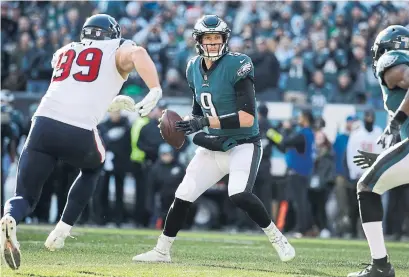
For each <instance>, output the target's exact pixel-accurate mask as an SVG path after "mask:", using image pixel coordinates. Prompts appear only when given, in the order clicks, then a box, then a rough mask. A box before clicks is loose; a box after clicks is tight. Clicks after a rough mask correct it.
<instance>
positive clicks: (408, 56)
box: [376, 50, 409, 114]
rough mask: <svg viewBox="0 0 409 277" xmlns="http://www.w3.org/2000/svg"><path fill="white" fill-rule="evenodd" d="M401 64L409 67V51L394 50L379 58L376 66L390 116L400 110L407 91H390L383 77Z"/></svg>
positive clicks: (399, 89)
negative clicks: (387, 71) (389, 70)
mask: <svg viewBox="0 0 409 277" xmlns="http://www.w3.org/2000/svg"><path fill="white" fill-rule="evenodd" d="M400 64H407V65H409V51H406V50H392V51H389V52H386V53H385V54H383V55H382V56H381V57H380V58H379V60H378V63H377V64H376V75H377V76H378V80H379V84H380V85H381V89H382V94H383V101H384V104H385V110H386V111H387V112H388V113H389V114H393V113H395V111H396V110H397V109H398V108H399V106H400V104H401V103H402V101H403V98H404V97H405V95H406V91H407V90H406V89H402V88H399V87H397V88H394V89H389V88H388V87H387V86H386V84H385V81H384V79H383V76H384V74H385V71H386V70H387V69H389V68H391V67H394V66H397V65H400Z"/></svg>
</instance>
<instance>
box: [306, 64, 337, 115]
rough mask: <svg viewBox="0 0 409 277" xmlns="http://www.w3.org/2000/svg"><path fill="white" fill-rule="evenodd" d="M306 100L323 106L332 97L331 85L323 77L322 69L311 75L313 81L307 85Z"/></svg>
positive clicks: (317, 105)
mask: <svg viewBox="0 0 409 277" xmlns="http://www.w3.org/2000/svg"><path fill="white" fill-rule="evenodd" d="M307 93H308V102H309V103H311V104H312V105H313V106H315V107H323V106H324V105H325V104H327V103H328V102H329V100H331V99H332V94H333V87H332V86H331V84H330V83H328V82H326V80H325V79H324V74H323V73H322V71H319V70H318V71H316V72H314V75H313V83H312V84H310V85H309V86H308V90H307Z"/></svg>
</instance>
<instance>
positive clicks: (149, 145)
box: [135, 100, 167, 226]
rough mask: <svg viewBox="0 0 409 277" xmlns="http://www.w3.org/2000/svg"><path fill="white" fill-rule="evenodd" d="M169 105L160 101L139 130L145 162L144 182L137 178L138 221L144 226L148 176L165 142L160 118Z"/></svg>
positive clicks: (140, 145)
mask: <svg viewBox="0 0 409 277" xmlns="http://www.w3.org/2000/svg"><path fill="white" fill-rule="evenodd" d="M166 107H167V104H166V102H164V101H163V100H162V101H159V103H158V106H157V107H156V108H154V109H153V110H152V111H151V112H150V113H149V115H148V117H149V122H148V123H147V124H145V125H144V126H143V127H142V128H141V129H140V132H139V137H138V140H137V147H138V148H139V149H140V150H141V151H143V152H144V162H143V171H144V172H142V182H140V180H136V188H137V193H136V195H137V196H136V197H137V199H136V211H135V212H136V217H137V222H138V223H139V224H142V225H143V226H147V225H148V221H149V217H150V215H149V214H148V213H147V212H148V211H147V210H146V197H147V183H146V180H147V177H148V176H149V174H150V170H151V168H152V165H153V164H154V163H155V162H156V160H157V158H158V149H159V146H160V145H161V144H162V143H163V142H164V141H163V138H162V136H161V134H160V130H159V128H158V124H159V121H158V120H159V118H160V117H161V116H162V111H163V110H165V109H166Z"/></svg>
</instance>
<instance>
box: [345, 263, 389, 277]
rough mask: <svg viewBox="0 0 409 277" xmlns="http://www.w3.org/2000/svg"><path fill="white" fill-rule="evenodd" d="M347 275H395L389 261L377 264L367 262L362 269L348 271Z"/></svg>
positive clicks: (373, 276)
mask: <svg viewBox="0 0 409 277" xmlns="http://www.w3.org/2000/svg"><path fill="white" fill-rule="evenodd" d="M348 277H395V269H394V268H393V266H392V265H391V264H390V263H387V264H385V265H378V264H375V263H372V264H367V267H366V268H364V269H363V270H362V271H359V272H353V273H349V274H348Z"/></svg>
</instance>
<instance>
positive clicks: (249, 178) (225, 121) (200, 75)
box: [133, 15, 295, 262]
mask: <svg viewBox="0 0 409 277" xmlns="http://www.w3.org/2000/svg"><path fill="white" fill-rule="evenodd" d="M229 35H230V29H229V28H228V26H227V24H226V23H225V22H224V21H223V20H222V19H220V18H219V17H218V16H216V15H206V16H204V17H202V18H201V19H199V20H198V22H197V23H196V25H195V28H194V31H193V37H194V39H195V41H196V50H197V53H198V56H196V57H194V58H193V59H192V60H190V61H189V63H188V66H187V70H186V75H187V80H188V82H189V86H190V88H191V89H192V92H193V111H192V117H191V118H190V119H188V120H185V121H179V122H176V128H177V129H178V130H179V131H182V132H185V133H186V134H187V135H188V134H192V133H196V132H198V131H200V132H199V133H197V134H195V136H194V138H193V142H194V143H195V144H197V145H198V146H199V148H198V149H197V150H196V154H195V156H194V157H193V159H192V161H191V162H190V163H189V166H188V167H187V169H186V175H185V177H184V179H183V181H182V183H181V184H180V185H179V187H178V189H177V190H176V193H175V200H174V202H173V204H172V206H171V207H170V209H169V212H168V215H167V218H166V222H165V227H164V230H163V233H162V234H161V235H160V236H159V239H158V243H157V245H156V247H155V248H154V249H153V250H151V251H149V252H146V253H143V254H140V255H137V256H135V257H134V258H133V260H134V261H148V262H170V261H171V258H170V248H171V246H172V243H173V241H174V240H175V238H176V235H177V233H178V231H179V230H180V229H181V228H182V225H183V223H184V220H185V217H186V215H187V212H188V209H189V207H190V206H191V205H192V203H193V202H194V201H195V200H196V199H197V198H198V197H199V196H200V195H201V194H203V193H204V192H205V191H206V190H207V189H208V188H210V187H211V186H213V185H214V184H216V183H217V182H218V181H219V180H220V179H221V178H223V177H224V176H225V175H227V174H229V184H228V193H229V197H230V199H231V200H232V202H233V203H235V204H236V205H237V206H238V207H239V208H241V209H243V210H244V211H245V212H246V213H247V214H248V215H249V217H250V218H251V219H252V220H253V221H254V222H256V223H257V224H258V225H259V226H260V227H261V228H262V229H263V231H264V232H265V234H266V235H267V237H268V239H269V240H270V242H271V243H272V245H273V247H274V248H275V249H276V251H277V253H278V255H279V257H280V259H281V260H282V261H290V260H292V259H293V258H294V257H295V250H294V248H293V247H292V246H291V245H290V244H289V243H288V241H287V239H286V238H285V237H284V235H282V234H281V232H280V231H279V230H278V229H277V227H276V226H275V224H274V223H273V222H272V221H271V219H270V217H269V215H268V213H267V211H266V209H265V207H264V206H263V204H262V202H261V201H260V199H258V198H257V197H256V196H255V195H254V194H253V193H252V189H253V185H254V181H255V178H256V175H257V171H258V166H259V164H260V159H261V156H262V147H261V142H260V135H259V128H258V121H257V113H256V104H255V103H256V99H255V92H254V84H253V81H254V80H253V78H254V69H253V64H252V62H251V59H250V58H249V57H248V56H246V55H243V54H240V53H231V52H229V51H228V49H227V42H228V39H229ZM204 128H207V131H206V132H205V131H201V130H202V129H204Z"/></svg>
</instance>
